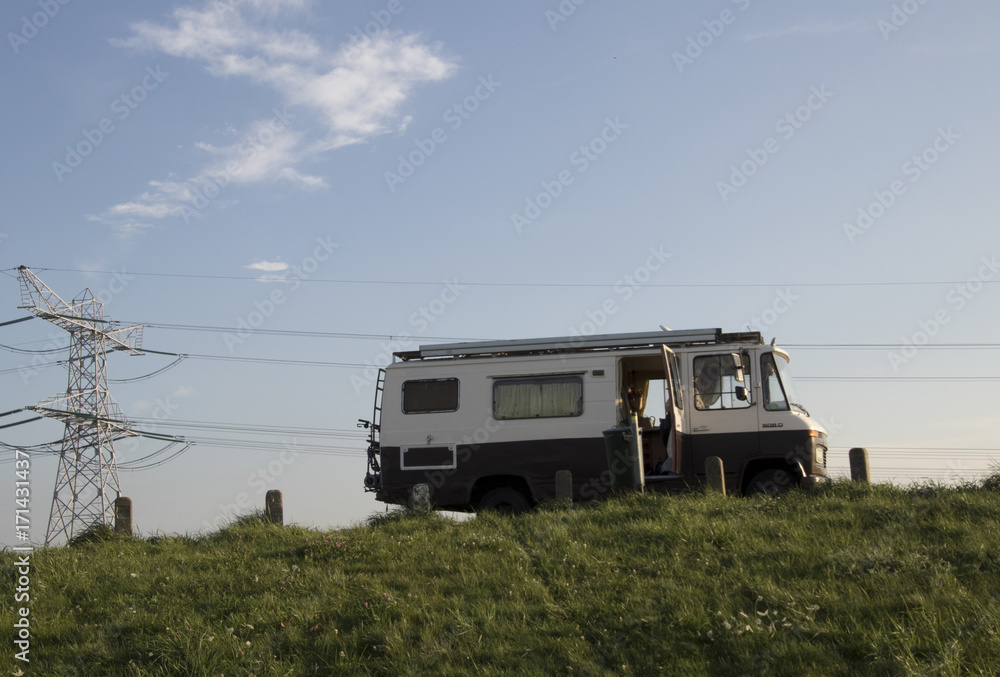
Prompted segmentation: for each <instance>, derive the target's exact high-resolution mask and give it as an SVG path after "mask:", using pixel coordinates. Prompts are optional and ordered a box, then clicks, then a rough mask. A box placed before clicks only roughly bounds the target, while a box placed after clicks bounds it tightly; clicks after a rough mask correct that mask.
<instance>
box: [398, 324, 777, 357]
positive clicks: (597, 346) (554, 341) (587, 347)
mask: <svg viewBox="0 0 1000 677" xmlns="http://www.w3.org/2000/svg"><path fill="white" fill-rule="evenodd" d="M696 343H751V344H760V343H763V339H762V338H761V335H760V332H755V331H754V332H740V333H735V334H723V333H722V330H721V329H683V330H671V331H653V332H635V333H628V334H594V335H593V336H560V337H555V338H536V339H518V340H512V341H466V342H462V343H441V344H433V345H424V346H420V348H419V349H418V350H411V351H405V352H398V353H394V355H395V356H396V357H398V358H400V359H401V360H404V361H406V360H415V359H426V358H435V357H438V358H442V357H454V358H457V357H497V356H501V355H546V354H553V353H582V352H590V351H596V350H620V349H628V348H646V347H653V346H658V345H662V344H667V345H691V344H696Z"/></svg>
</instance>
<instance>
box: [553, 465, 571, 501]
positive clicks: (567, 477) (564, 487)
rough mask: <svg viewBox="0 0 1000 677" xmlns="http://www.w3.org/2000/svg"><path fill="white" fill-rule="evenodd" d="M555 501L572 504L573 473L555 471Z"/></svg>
mask: <svg viewBox="0 0 1000 677" xmlns="http://www.w3.org/2000/svg"><path fill="white" fill-rule="evenodd" d="M556 500H557V501H566V502H569V503H572V502H573V473H572V472H570V471H569V470H557V471H556Z"/></svg>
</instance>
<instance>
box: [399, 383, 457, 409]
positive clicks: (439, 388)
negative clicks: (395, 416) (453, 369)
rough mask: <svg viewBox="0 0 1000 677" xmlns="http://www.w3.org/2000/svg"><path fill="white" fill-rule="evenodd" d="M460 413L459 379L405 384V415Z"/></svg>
mask: <svg viewBox="0 0 1000 677" xmlns="http://www.w3.org/2000/svg"><path fill="white" fill-rule="evenodd" d="M443 411H458V379H457V378H435V379H424V380H420V381H404V382H403V413H404V414H431V413H438V412H443Z"/></svg>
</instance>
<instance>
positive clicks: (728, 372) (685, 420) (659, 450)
mask: <svg viewBox="0 0 1000 677" xmlns="http://www.w3.org/2000/svg"><path fill="white" fill-rule="evenodd" d="M395 357H396V358H397V360H398V361H395V362H394V363H393V364H391V365H389V366H388V367H386V369H385V370H383V372H380V375H379V382H378V385H377V387H376V395H375V406H374V412H373V416H372V420H371V421H362V423H361V425H364V426H365V427H368V428H370V430H371V436H370V440H369V442H370V446H369V459H368V462H369V468H368V475H367V476H366V478H365V488H366V489H368V490H369V491H374V492H375V496H376V498H377V499H378V500H381V501H385V502H388V503H399V504H404V503H408V502H409V501H410V500H411V492H412V489H413V487H414V486H415V485H417V484H426V485H428V486H429V487H430V489H431V502H432V504H433V505H434V506H435V507H437V508H441V509H448V510H480V509H498V510H507V511H511V512H520V511H522V510H526V509H528V508H529V507H530V506H532V505H533V504H535V503H537V502H538V501H540V500H543V499H545V498H547V497H553V496H554V495H555V483H556V482H555V478H556V473H557V472H558V471H560V470H568V471H570V472H571V473H572V484H573V498H574V500H592V499H596V498H599V497H601V496H603V495H605V494H607V493H609V491H610V489H611V488H612V487H613V486H614V476H615V473H616V472H618V471H619V470H620V469H616V468H614V467H612V466H613V465H614V463H613V462H612V460H610V458H609V452H608V449H609V446H608V444H607V443H606V438H608V436H609V435H610V434H611V431H613V430H614V429H618V430H621V429H622V428H623V427H626V426H629V425H630V424H631V428H632V430H633V431H634V432H635V435H634V436H633V439H634V442H633V450H638V452H637V454H636V458H634V459H633V460H634V461H635V463H634V464H635V466H637V468H636V469H637V471H638V473H639V475H640V477H641V479H640V484H641V485H642V486H644V488H645V489H646V490H650V491H665V492H673V491H684V490H687V489H689V488H690V487H693V486H695V485H697V484H699V483H701V482H703V481H704V479H705V474H704V473H705V459H706V458H708V457H711V456H718V457H720V458H722V460H723V464H724V468H725V478H726V485H727V487H728V488H729V490H730V492H732V493H735V492H736V491H739V492H742V493H744V494H749V493H755V492H767V493H776V492H779V491H782V490H784V489H786V488H789V487H792V486H808V485H811V484H813V483H815V482H816V481H818V480H821V479H825V478H826V454H827V434H826V431H825V430H824V429H823V427H822V426H821V425H819V423H817V422H816V421H815V420H814V419H812V418H811V417H810V416H809V413H808V412H807V411H806V410H805V409H804V408H803V407H802V406H801V405H800V404H798V403H797V402H796V401H795V396H794V394H793V393H794V390H793V384H792V381H791V377H790V374H789V371H788V367H787V365H788V362H789V356H788V354H787V353H786V352H785V351H783V350H781V349H780V348H778V347H776V346H775V345H774V344H773V343H772V344H771V345H765V344H764V341H763V340H762V338H761V335H760V334H759V333H757V332H744V333H734V334H724V333H723V332H722V330H721V329H698V330H684V331H666V330H664V331H658V332H649V333H629V334H614V335H610V334H609V335H595V336H589V337H580V336H577V337H559V338H545V339H529V340H522V341H492V342H487V341H476V342H467V343H455V344H447V345H432V346H421V347H420V349H419V350H416V351H410V352H401V353H396V355H395ZM640 459H641V460H640Z"/></svg>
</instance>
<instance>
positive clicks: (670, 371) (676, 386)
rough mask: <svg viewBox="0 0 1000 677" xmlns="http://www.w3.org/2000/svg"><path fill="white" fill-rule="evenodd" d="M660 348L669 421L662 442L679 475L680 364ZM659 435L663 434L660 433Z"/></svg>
mask: <svg viewBox="0 0 1000 677" xmlns="http://www.w3.org/2000/svg"><path fill="white" fill-rule="evenodd" d="M660 348H661V353H662V355H663V370H664V374H665V375H666V376H665V378H664V384H665V385H666V391H667V397H668V401H667V403H666V416H667V418H668V419H669V420H668V422H667V423H668V425H669V432H668V433H667V434H666V435H665V436H664V438H663V441H664V442H665V443H666V445H667V449H668V450H670V459H671V462H672V464H673V467H672V470H673V471H674V472H675V473H676V474H678V475H679V474H681V416H683V415H684V400H683V394H682V392H681V370H680V363H679V362H678V360H677V355H675V354H674V351H673V350H671V349H670V348H668V347H667V346H665V345H661V346H660ZM661 434H663V433H662V431H661ZM667 435H669V437H668V436H667Z"/></svg>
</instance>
